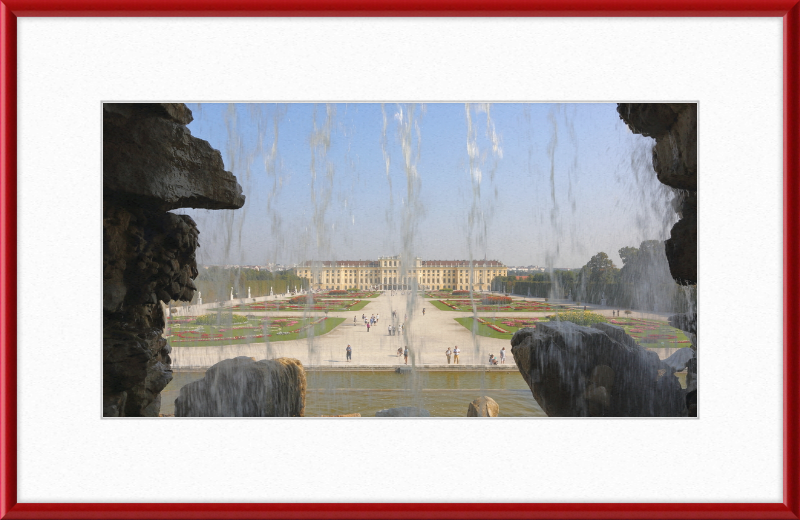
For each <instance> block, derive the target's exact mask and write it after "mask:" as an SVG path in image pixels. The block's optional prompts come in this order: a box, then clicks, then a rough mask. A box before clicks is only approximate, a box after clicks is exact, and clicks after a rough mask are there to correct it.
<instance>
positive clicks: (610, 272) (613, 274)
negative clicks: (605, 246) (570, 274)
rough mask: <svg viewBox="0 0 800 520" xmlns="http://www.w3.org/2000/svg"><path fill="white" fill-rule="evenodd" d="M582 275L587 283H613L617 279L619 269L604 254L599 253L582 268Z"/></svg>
mask: <svg viewBox="0 0 800 520" xmlns="http://www.w3.org/2000/svg"><path fill="white" fill-rule="evenodd" d="M582 274H583V276H584V277H585V279H586V281H587V282H588V283H613V282H615V281H616V280H617V279H618V278H619V269H618V268H617V266H615V265H614V262H613V261H612V260H611V259H610V258H609V257H608V255H607V254H606V253H603V252H600V253H597V254H596V255H594V256H593V257H592V258H591V259H589V262H587V263H586V265H585V266H583V269H582Z"/></svg>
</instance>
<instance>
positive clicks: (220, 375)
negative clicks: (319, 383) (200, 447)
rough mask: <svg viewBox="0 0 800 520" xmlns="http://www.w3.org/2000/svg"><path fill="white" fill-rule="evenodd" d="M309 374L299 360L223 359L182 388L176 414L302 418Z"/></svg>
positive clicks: (177, 400)
mask: <svg viewBox="0 0 800 520" xmlns="http://www.w3.org/2000/svg"><path fill="white" fill-rule="evenodd" d="M305 403H306V374H305V370H304V369H303V364H302V363H300V361H298V360H296V359H290V358H278V359H271V360H266V359H265V360H262V361H254V360H253V358H249V357H237V358H233V359H226V360H224V361H220V362H219V363H217V364H216V365H214V366H212V367H211V368H209V369H208V371H206V374H205V376H203V378H202V379H200V380H198V381H194V382H192V383H189V384H188V385H186V386H184V387H183V388H181V391H180V395H179V396H178V398H177V399H175V416H176V417H302V416H303V413H304V410H305Z"/></svg>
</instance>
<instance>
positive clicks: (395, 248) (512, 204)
mask: <svg viewBox="0 0 800 520" xmlns="http://www.w3.org/2000/svg"><path fill="white" fill-rule="evenodd" d="M189 107H190V108H191V109H192V111H193V114H194V117H195V120H194V121H193V122H192V123H191V124H190V125H189V128H190V129H191V131H192V134H193V135H195V136H196V137H200V138H202V139H205V140H207V141H209V143H210V144H211V146H212V147H214V148H217V149H219V150H220V151H221V152H222V156H223V160H224V162H225V167H226V169H227V170H229V171H232V172H233V173H234V175H236V177H237V179H238V181H239V183H240V184H241V185H242V187H243V190H244V193H245V196H246V197H247V200H246V203H245V206H244V207H243V208H242V209H239V210H216V211H208V210H193V209H189V210H182V211H180V212H181V213H185V214H188V215H190V216H192V218H194V219H195V220H196V221H197V222H198V224H199V227H200V229H201V230H203V231H202V233H201V235H200V249H198V252H197V258H198V263H200V264H204V265H224V264H239V265H266V264H268V263H280V264H294V263H298V262H302V261H305V260H377V259H378V258H379V257H381V256H392V255H396V254H410V255H412V256H418V257H421V258H422V259H423V260H468V259H470V258H474V259H484V258H486V259H488V260H499V261H501V262H503V263H504V264H505V265H509V266H514V265H539V266H550V267H568V268H577V267H581V266H582V265H584V264H586V262H587V261H588V260H589V258H590V257H591V256H592V255H594V254H596V253H597V252H599V251H604V252H606V253H607V254H608V255H609V257H610V258H611V259H612V260H613V261H614V262H615V264H617V265H621V261H620V258H619V255H618V250H619V249H620V248H622V247H625V246H634V247H638V246H639V244H640V243H641V242H642V241H643V240H664V239H666V238H667V237H668V236H669V229H670V227H671V225H672V224H673V223H674V222H675V219H676V216H675V213H674V211H673V210H672V208H671V207H670V205H669V201H670V200H671V198H672V193H671V191H670V190H669V189H668V188H666V187H665V186H664V185H662V184H661V183H659V182H658V180H657V179H656V175H655V172H654V171H653V169H652V164H651V148H652V143H653V141H652V139H650V138H646V137H642V136H640V135H635V134H633V133H631V132H630V130H628V128H627V127H626V126H625V124H624V123H623V122H622V121H621V120H620V119H619V116H618V115H617V113H616V104H614V103H603V104H582V103H578V104H558V105H554V104H538V103H529V104H523V103H498V104H492V105H483V104H478V105H464V104H455V103H431V104H426V105H424V106H420V105H409V104H398V105H395V104H386V105H384V106H382V105H381V104H376V103H363V104H362V103H355V104H333V105H325V104H320V105H314V104H306V103H293V104H286V105H280V104H235V105H233V104H231V105H226V104H202V105H198V104H189Z"/></svg>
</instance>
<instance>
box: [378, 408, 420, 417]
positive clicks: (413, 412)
mask: <svg viewBox="0 0 800 520" xmlns="http://www.w3.org/2000/svg"><path fill="white" fill-rule="evenodd" d="M430 416H431V413H430V412H429V411H428V410H426V409H424V408H417V407H416V406H399V407H397V408H386V409H384V410H378V411H377V412H375V417H430Z"/></svg>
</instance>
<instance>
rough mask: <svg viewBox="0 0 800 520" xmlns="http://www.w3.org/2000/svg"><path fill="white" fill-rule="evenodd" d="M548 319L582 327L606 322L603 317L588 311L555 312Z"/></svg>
mask: <svg viewBox="0 0 800 520" xmlns="http://www.w3.org/2000/svg"><path fill="white" fill-rule="evenodd" d="M548 318H550V320H551V321H555V320H559V321H571V322H572V323H574V324H576V325H584V326H589V325H593V324H595V323H603V322H605V321H606V318H605V317H604V316H602V315H600V314H596V313H594V312H590V311H566V312H557V313H555V314H554V315H552V316H548Z"/></svg>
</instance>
